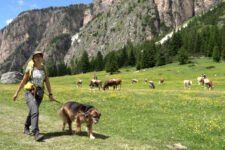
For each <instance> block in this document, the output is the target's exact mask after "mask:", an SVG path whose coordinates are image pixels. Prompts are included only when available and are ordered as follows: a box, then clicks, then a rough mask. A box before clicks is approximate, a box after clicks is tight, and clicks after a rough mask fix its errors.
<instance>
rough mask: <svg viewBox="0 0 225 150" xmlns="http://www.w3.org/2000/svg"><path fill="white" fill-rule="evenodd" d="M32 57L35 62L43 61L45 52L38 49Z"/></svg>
mask: <svg viewBox="0 0 225 150" xmlns="http://www.w3.org/2000/svg"><path fill="white" fill-rule="evenodd" d="M32 59H33V61H34V62H42V59H43V53H42V52H41V51H36V52H34V53H33V56H32Z"/></svg>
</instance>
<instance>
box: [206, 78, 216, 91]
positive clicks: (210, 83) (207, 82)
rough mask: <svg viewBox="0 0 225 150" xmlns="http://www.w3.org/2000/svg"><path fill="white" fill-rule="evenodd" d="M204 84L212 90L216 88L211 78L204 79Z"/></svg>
mask: <svg viewBox="0 0 225 150" xmlns="http://www.w3.org/2000/svg"><path fill="white" fill-rule="evenodd" d="M204 86H205V88H209V90H212V89H213V88H214V86H213V83H212V81H211V80H210V79H204Z"/></svg>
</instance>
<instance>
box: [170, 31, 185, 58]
mask: <svg viewBox="0 0 225 150" xmlns="http://www.w3.org/2000/svg"><path fill="white" fill-rule="evenodd" d="M182 45H183V41H182V36H181V34H180V32H177V33H174V35H173V37H172V39H171V41H170V45H169V55H170V56H176V54H177V52H178V50H179V49H180V48H181V46H182Z"/></svg>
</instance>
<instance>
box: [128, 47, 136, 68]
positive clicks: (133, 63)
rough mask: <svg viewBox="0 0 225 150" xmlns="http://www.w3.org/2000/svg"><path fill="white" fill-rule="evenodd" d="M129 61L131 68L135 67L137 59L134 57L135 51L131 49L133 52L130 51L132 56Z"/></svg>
mask: <svg viewBox="0 0 225 150" xmlns="http://www.w3.org/2000/svg"><path fill="white" fill-rule="evenodd" d="M128 60H129V65H130V66H134V65H135V64H136V58H135V56H134V50H133V49H131V51H130V56H129V59H128Z"/></svg>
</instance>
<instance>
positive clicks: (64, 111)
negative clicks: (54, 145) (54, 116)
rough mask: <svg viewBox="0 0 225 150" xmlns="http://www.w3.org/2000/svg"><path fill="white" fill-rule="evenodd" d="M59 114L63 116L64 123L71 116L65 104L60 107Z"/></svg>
mask: <svg viewBox="0 0 225 150" xmlns="http://www.w3.org/2000/svg"><path fill="white" fill-rule="evenodd" d="M58 114H59V116H60V117H61V118H62V120H63V122H64V123H67V122H68V121H69V119H70V118H69V116H68V114H67V112H66V110H65V109H64V107H63V106H62V107H61V108H60V109H59V111H58Z"/></svg>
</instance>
